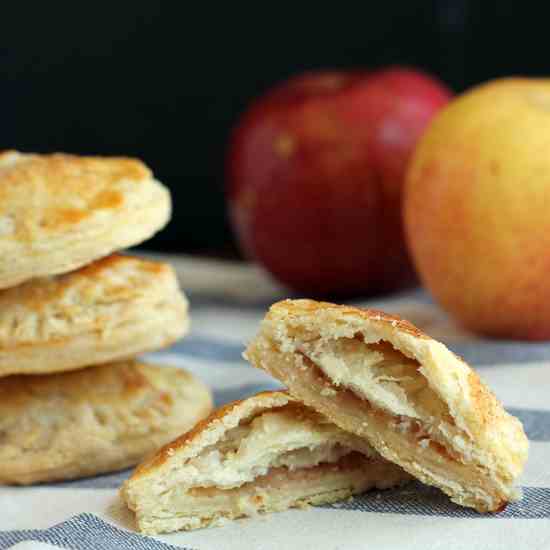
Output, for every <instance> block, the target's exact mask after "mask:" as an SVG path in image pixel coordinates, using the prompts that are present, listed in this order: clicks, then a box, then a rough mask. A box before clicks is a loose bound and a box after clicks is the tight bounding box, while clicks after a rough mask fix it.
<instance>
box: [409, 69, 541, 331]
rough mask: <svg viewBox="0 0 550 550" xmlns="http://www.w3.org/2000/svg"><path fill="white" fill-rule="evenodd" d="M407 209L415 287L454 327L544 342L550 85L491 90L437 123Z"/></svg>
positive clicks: (509, 82) (493, 85)
mask: <svg viewBox="0 0 550 550" xmlns="http://www.w3.org/2000/svg"><path fill="white" fill-rule="evenodd" d="M403 208H404V221H405V230H406V235H407V241H408V244H409V247H410V251H411V253H412V256H413V260H414V263H415V265H416V267H417V270H418V272H419V274H420V276H421V279H422V281H423V282H424V284H425V285H426V286H427V287H428V289H429V290H430V291H431V292H432V294H433V296H434V297H435V298H436V299H437V300H438V301H439V302H440V303H441V305H442V306H443V307H444V308H445V309H446V310H447V311H449V312H450V313H451V314H452V315H453V316H454V317H456V319H457V320H458V321H460V322H461V323H462V324H463V325H464V326H465V327H467V328H470V329H472V330H475V331H477V332H479V333H482V334H486V335H490V336H497V337H507V338H521V339H529V340H542V339H550V78H548V79H529V78H508V79H501V80H495V81H492V82H489V83H487V84H484V85H481V86H479V87H476V88H474V89H472V90H471V91H468V92H467V93H465V94H463V95H461V96H459V97H458V98H457V99H455V100H454V101H452V102H451V103H450V104H449V105H448V106H447V107H446V108H445V109H443V110H442V111H441V112H440V113H439V114H438V115H436V117H435V119H434V120H433V121H432V123H431V124H430V126H429V127H428V130H427V131H426V133H425V134H424V136H423V137H422V139H421V141H420V143H419V145H418V147H417V148H416V151H415V153H414V155H413V158H412V160H411V163H410V165H409V169H408V173H407V181H406V185H405V190H404V206H403Z"/></svg>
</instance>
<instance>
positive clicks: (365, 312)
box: [268, 299, 431, 340]
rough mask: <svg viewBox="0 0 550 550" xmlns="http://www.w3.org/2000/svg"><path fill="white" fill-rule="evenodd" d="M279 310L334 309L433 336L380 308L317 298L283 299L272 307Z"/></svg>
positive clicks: (296, 312) (413, 333) (303, 312)
mask: <svg viewBox="0 0 550 550" xmlns="http://www.w3.org/2000/svg"><path fill="white" fill-rule="evenodd" d="M277 310H284V311H285V312H286V313H287V314H288V315H307V314H312V313H319V312H320V311H323V310H324V311H334V312H337V313H338V315H342V316H344V317H345V316H348V315H349V316H351V317H359V318H360V319H363V320H365V321H376V322H380V323H384V324H386V325H390V326H391V327H392V328H393V329H395V330H401V331H403V332H407V333H409V334H410V335H411V336H414V337H416V338H425V339H430V340H431V338H430V337H429V336H428V335H427V334H425V333H424V332H422V331H421V330H420V329H419V328H417V327H415V326H414V325H413V324H412V323H411V322H409V321H407V320H405V319H402V318H401V317H399V316H397V315H392V314H391V313H386V312H385V311H382V310H379V309H365V308H359V307H355V306H349V305H337V304H332V303H330V302H317V301H315V300H307V299H303V300H290V299H287V300H281V301H280V302H276V303H275V304H273V305H272V306H271V307H270V313H271V312H276V311H277ZM270 313H268V316H269V315H270Z"/></svg>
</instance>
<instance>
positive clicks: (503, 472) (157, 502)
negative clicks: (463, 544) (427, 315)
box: [121, 300, 528, 534]
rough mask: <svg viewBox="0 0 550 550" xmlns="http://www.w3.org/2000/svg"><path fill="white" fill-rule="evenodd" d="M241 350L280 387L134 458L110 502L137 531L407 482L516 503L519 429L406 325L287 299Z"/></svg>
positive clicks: (469, 373) (457, 365)
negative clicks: (117, 500) (118, 498)
mask: <svg viewBox="0 0 550 550" xmlns="http://www.w3.org/2000/svg"><path fill="white" fill-rule="evenodd" d="M245 355H246V357H247V358H248V360H249V361H250V362H251V363H252V365H253V366H255V367H258V368H260V369H263V370H265V371H267V372H268V373H270V374H271V375H273V376H274V377H275V378H277V379H278V380H280V381H281V382H282V383H284V384H285V385H286V387H287V388H288V390H287V391H277V392H266V393H262V394H258V395H256V396H252V397H249V398H247V399H244V400H243V401H240V402H235V403H231V404H229V405H226V406H225V407H223V408H222V409H220V410H219V411H217V412H215V413H213V414H212V415H211V416H210V417H209V418H208V419H207V420H205V421H203V422H201V423H199V425H197V426H196V427H195V428H194V429H193V430H191V431H190V432H188V433H186V434H184V435H182V436H181V437H180V438H178V439H176V440H175V441H173V442H172V443H170V444H168V445H167V446H165V447H164V448H162V449H161V450H160V451H158V453H157V454H156V456H154V457H153V458H151V459H148V460H146V461H145V462H144V463H143V464H141V465H140V466H139V467H138V468H137V470H136V471H135V472H134V474H133V475H132V476H131V477H130V479H129V480H128V481H127V482H126V483H125V484H124V486H123V487H122V491H121V495H122V498H123V499H124V501H125V502H126V503H127V505H128V507H129V508H130V509H131V510H133V511H134V512H135V515H136V521H137V526H138V528H139V529H140V530H141V531H142V532H144V533H150V534H151V533H162V532H169V531H175V530H179V529H196V528H200V527H207V526H211V525H219V524H221V523H223V522H224V521H226V520H227V519H236V518H240V517H244V516H251V515H254V514H257V513H260V512H274V511H279V510H285V509H287V508H289V507H295V506H303V505H305V504H320V503H327V502H333V501H335V500H338V499H342V498H346V497H349V496H351V495H355V494H358V493H361V492H363V491H365V490H367V489H370V488H373V487H377V488H388V487H392V486H395V485H398V484H401V483H404V482H406V481H408V480H410V479H411V478H417V479H419V480H420V481H422V482H424V483H426V484H429V485H433V486H435V487H438V488H440V489H441V490H442V491H444V492H445V493H446V494H447V495H449V497H450V498H451V499H452V500H453V501H454V502H456V503H458V504H460V505H462V506H468V507H472V508H475V509H476V510H478V511H479V512H497V511H499V510H501V509H503V508H504V507H505V506H506V504H507V503H508V502H512V501H514V500H517V499H518V498H519V497H520V494H521V493H520V491H519V490H518V488H517V487H516V485H517V482H518V478H519V475H520V474H521V471H522V469H523V466H524V464H525V461H526V459H527V449H528V443H527V438H526V436H525V433H524V431H523V428H522V425H521V423H520V422H519V421H518V420H517V419H516V418H514V417H512V416H511V415H510V414H508V413H507V412H506V411H505V410H504V409H503V408H502V406H501V404H500V403H499V402H498V401H497V399H496V398H495V396H494V395H493V394H492V393H491V392H490V390H489V389H488V388H487V387H486V386H485V385H484V384H483V383H482V382H481V380H480V379H479V377H478V375H477V374H476V373H475V372H474V371H473V370H472V369H471V368H470V367H469V366H468V365H467V364H466V363H465V362H464V361H463V360H462V359H460V358H459V357H457V356H456V355H454V354H453V353H452V352H451V351H450V350H448V349H447V348H446V347H445V346H444V345H443V344H441V343H440V342H437V341H435V340H433V339H432V338H430V337H429V336H427V335H426V334H424V333H422V332H421V331H420V330H418V329H417V328H416V327H414V326H413V325H412V324H410V323H408V322H407V321H404V320H403V319H400V318H398V317H395V316H392V315H387V314H385V313H383V312H380V311H375V310H362V309H358V308H354V307H348V306H339V305H335V304H329V303H324V302H315V301H312V300H286V301H283V302H280V303H277V304H274V305H273V306H272V307H271V309H270V311H269V312H268V314H267V315H266V317H265V319H264V321H263V322H262V324H261V328H260V331H259V334H258V336H257V337H256V338H255V339H254V340H253V341H252V342H251V343H250V345H249V346H248V349H247V350H246V354H245Z"/></svg>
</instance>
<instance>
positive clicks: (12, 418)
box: [0, 361, 212, 485]
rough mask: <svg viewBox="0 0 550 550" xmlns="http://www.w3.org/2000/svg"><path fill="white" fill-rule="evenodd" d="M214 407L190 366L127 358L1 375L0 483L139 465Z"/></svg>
mask: <svg viewBox="0 0 550 550" xmlns="http://www.w3.org/2000/svg"><path fill="white" fill-rule="evenodd" d="M211 410H212V396H211V394H210V391H209V390H208V388H207V387H206V386H205V385H204V384H203V383H202V382H201V381H200V380H198V379H196V378H195V377H194V376H192V375H191V374H189V373H188V372H186V371H184V370H182V369H178V368H173V367H161V366H155V365H146V364H143V363H139V362H137V361H126V362H120V363H113V364H107V365H101V366H97V367H90V368H87V369H83V370H79V371H74V372H66V373H62V374H50V375H46V376H8V377H6V378H2V379H0V483H9V484H23V485H26V484H30V483H37V482H44V481H56V480H66V479H74V478H78V477H84V476H90V475H95V474H100V473H105V472H112V471H115V470H120V469H122V468H127V467H129V466H134V465H135V464H137V463H139V462H140V461H142V460H143V459H144V458H145V457H146V456H148V455H150V454H151V453H153V452H154V451H156V450H157V449H158V448H159V447H160V446H161V445H164V444H165V443H167V442H168V441H171V440H172V439H174V437H176V436H177V435H178V434H180V433H181V432H182V431H185V430H189V429H190V428H192V427H193V426H194V425H195V424H196V423H197V422H198V421H199V420H201V419H202V418H204V417H205V416H207V415H208V414H209V413H210V411H211Z"/></svg>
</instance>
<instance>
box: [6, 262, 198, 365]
mask: <svg viewBox="0 0 550 550" xmlns="http://www.w3.org/2000/svg"><path fill="white" fill-rule="evenodd" d="M188 327H189V317H188V304H187V300H186V298H185V296H184V295H183V294H182V292H181V291H180V289H179V286H178V281H177V278H176V274H175V273H174V270H173V269H172V267H171V266H170V265H168V264H165V263H161V262H151V261H148V260H143V259H141V258H133V257H130V256H119V255H113V256H109V257H107V258H103V259H101V260H98V261H96V262H94V263H92V264H90V265H88V266H86V267H83V268H81V269H79V270H77V271H73V272H71V273H66V274H64V275H56V276H51V277H42V278H40V279H33V280H31V281H27V282H26V283H23V284H21V285H19V286H17V287H14V288H9V289H4V290H0V376H6V375H8V374H42V373H51V372H61V371H67V370H72V369H77V368H81V367H84V366H87V365H95V364H100V363H106V362H108V361H115V360H117V361H119V360H122V359H126V358H129V357H133V356H135V355H136V354H138V353H143V352H146V351H152V350H156V349H159V348H162V347H164V346H167V345H169V344H171V343H172V342H174V341H175V340H177V339H178V338H181V337H182V336H183V335H184V334H185V333H186V332H187V330H188Z"/></svg>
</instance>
